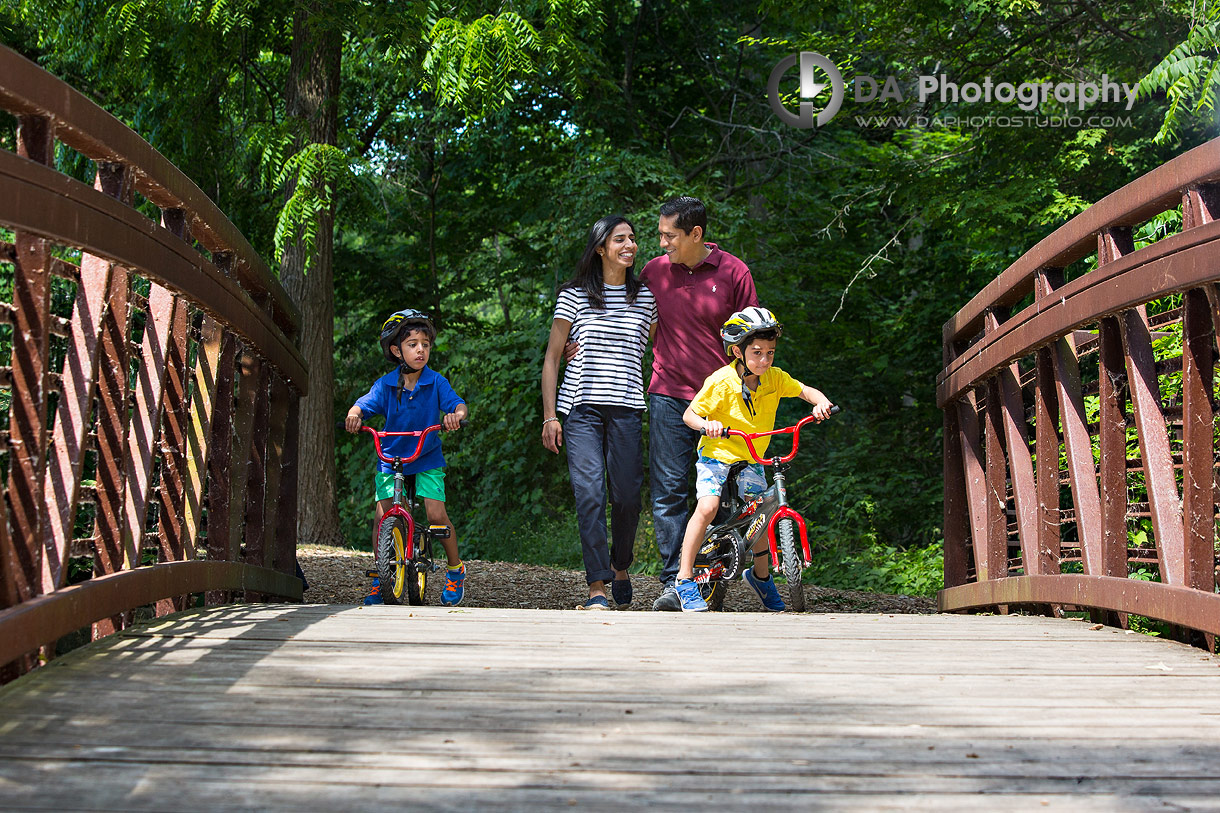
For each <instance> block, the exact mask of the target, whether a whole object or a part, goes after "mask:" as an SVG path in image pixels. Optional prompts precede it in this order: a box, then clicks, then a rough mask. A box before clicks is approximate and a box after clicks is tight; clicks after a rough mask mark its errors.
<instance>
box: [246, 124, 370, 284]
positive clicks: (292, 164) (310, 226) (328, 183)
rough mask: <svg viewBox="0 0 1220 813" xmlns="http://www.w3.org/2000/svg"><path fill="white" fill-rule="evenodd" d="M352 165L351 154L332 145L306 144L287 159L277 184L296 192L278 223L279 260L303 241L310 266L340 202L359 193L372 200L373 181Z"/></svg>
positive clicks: (277, 244) (277, 177) (276, 251)
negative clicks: (322, 230) (323, 229)
mask: <svg viewBox="0 0 1220 813" xmlns="http://www.w3.org/2000/svg"><path fill="white" fill-rule="evenodd" d="M264 155H266V153H264ZM352 164H353V162H352V160H351V158H350V156H348V154H347V153H345V152H344V151H343V150H341V149H339V148H338V147H335V146H331V145H329V144H306V145H305V147H304V148H302V149H301V150H300V151H299V152H297V153H295V154H294V155H292V156H291V157H289V158H288V159H287V160H286V161H284V164H283V166H282V167H281V169H280V171H279V174H278V175H277V176H276V179H275V184H274V185H275V186H276V187H279V188H284V189H290V190H292V194H291V195H290V196H289V198H288V200H287V202H285V203H284V208H283V209H281V210H280V214H279V218H278V219H277V220H276V224H275V258H276V260H280V261H282V260H283V258H284V251H285V249H286V248H287V247H288V245H289V244H290V243H296V242H298V241H299V244H300V245H301V247H302V250H303V252H304V255H305V257H306V258H307V263H306V268H308V267H310V266H311V265H312V264H313V261H314V259H315V255H316V254H317V251H316V247H317V243H318V229H319V228H320V227H323V226H325V227H328V228H329V227H331V217H332V214H333V209H334V207H335V205H336V201H337V200H344V199H348V198H351V197H352V195H353V193H359V192H363V193H364V194H365V196H366V200H367V199H371V197H372V194H373V190H372V187H371V181H369V180H368V179H367V176H360V175H357V174H356V172H354V171H353V166H352Z"/></svg>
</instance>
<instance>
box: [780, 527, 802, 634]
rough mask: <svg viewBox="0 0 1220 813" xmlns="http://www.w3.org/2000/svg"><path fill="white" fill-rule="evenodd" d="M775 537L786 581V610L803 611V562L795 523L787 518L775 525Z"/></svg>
mask: <svg viewBox="0 0 1220 813" xmlns="http://www.w3.org/2000/svg"><path fill="white" fill-rule="evenodd" d="M775 535H776V536H777V537H778V538H779V555H780V557H781V558H782V559H783V568H784V577H785V578H786V579H787V580H788V609H790V610H792V611H794V612H798V613H800V612H804V611H805V591H804V588H802V587H801V568H802V567H803V566H804V560H803V559H802V558H801V552H800V550H799V549H798V548H797V543H796V523H795V522H793V521H792V520H791V519H788V518H787V517H785V518H783V519H780V520H779V521H778V522H776V523H775Z"/></svg>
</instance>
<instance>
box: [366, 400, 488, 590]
mask: <svg viewBox="0 0 1220 813" xmlns="http://www.w3.org/2000/svg"><path fill="white" fill-rule="evenodd" d="M465 425H466V421H462V426H465ZM442 430H444V427H443V426H441V425H440V424H435V425H433V426H429V427H428V428H427V429H422V430H418V431H412V432H380V431H378V430H376V429H374V428H373V427H371V426H362V427H360V431H361V432H367V433H368V434H370V435H372V436H373V448H374V449H376V451H377V457H379V458H381V460H382V461H384V462H386V463H389V464H390V467H391V469H392V470H393V472H394V502H393V505H391V506H390V508H389V510H387V511H386V512H385V514H384V515H383V516H382V518H381V522H380V523H379V524H378V526H377V550H376V559H377V578H378V579H379V580H380V583H381V600H382V601H384V602H385V603H386V604H404V603H406V604H423V603H424V602H425V601H426V596H427V588H428V574H429V573H431V572H432V571H434V570H436V569H438V568H439V567H440V566H439V565H437V564H436V563H435V562H433V561H432V540H433V539H447V538H448V537H449V528H448V527H446V526H444V525H428V526H423V525H419V524H417V523H416V522H415V519H414V517H413V516H412V512H414V511H415V509H416V500H415V475H413V474H404V473H403V467H404V466H405V465H406V464H407V463H410V462H411V461H413V460H415V459H416V458H418V457H419V455H420V453H421V452H422V451H423V449H424V441H425V440H427V438H428V435H430V434H432V433H433V432H437V431H442ZM399 436H413V437H418V438H419V440H417V441H416V443H415V451H414V452H413V453H412V454H411V455H410V456H409V457H388V456H387V455H386V454H385V453H383V452H382V451H381V440H382V438H387V437H399Z"/></svg>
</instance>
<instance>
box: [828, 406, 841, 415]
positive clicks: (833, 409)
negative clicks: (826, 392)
mask: <svg viewBox="0 0 1220 813" xmlns="http://www.w3.org/2000/svg"><path fill="white" fill-rule="evenodd" d="M842 411H843V410H841V409H839V405H838V404H832V405H831V407H830V414H831V415H838V414H839V413H840V412H842Z"/></svg>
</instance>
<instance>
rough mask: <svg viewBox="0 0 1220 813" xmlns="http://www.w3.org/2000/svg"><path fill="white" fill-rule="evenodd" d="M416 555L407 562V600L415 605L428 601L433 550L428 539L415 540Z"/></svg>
mask: <svg viewBox="0 0 1220 813" xmlns="http://www.w3.org/2000/svg"><path fill="white" fill-rule="evenodd" d="M415 544H416V549H415V551H416V557H415V559H413V560H412V561H410V562H408V563H407V601H408V603H410V604H413V605H416V606H418V605H420V604H426V603H427V601H428V573H429V572H430V571H431V570H432V550H431V545H429V544H428V540H426V539H423V538H422V535H421V537H420V538H417V539H416V540H415Z"/></svg>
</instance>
